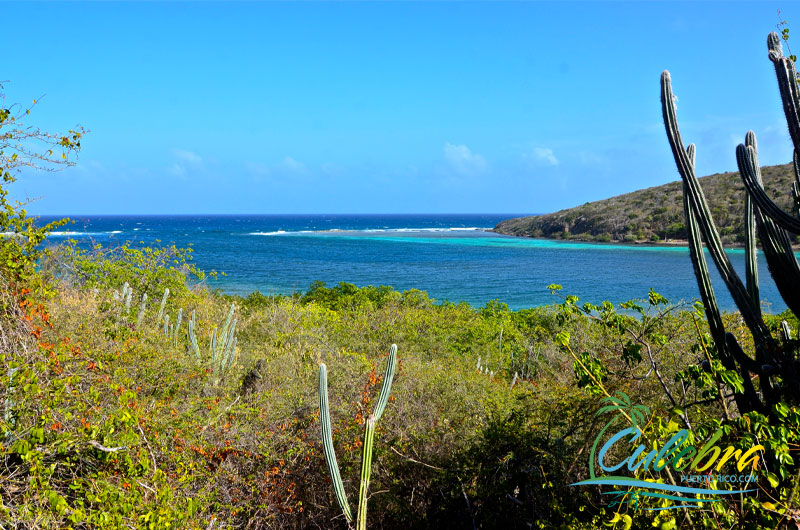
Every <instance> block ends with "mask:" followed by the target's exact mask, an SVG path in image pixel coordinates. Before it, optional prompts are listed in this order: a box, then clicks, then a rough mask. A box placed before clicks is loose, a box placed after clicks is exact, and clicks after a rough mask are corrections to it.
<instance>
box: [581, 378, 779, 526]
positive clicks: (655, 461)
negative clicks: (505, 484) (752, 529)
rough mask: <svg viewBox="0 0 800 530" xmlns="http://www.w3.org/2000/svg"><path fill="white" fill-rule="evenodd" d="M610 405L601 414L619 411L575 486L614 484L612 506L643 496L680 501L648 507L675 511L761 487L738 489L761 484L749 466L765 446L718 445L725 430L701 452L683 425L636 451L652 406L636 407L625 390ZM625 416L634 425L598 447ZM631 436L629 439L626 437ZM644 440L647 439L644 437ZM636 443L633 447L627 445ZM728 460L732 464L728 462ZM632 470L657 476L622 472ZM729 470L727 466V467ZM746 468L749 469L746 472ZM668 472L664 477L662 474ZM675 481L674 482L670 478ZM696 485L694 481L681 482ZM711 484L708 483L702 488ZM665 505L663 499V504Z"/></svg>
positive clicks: (610, 399)
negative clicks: (614, 456)
mask: <svg viewBox="0 0 800 530" xmlns="http://www.w3.org/2000/svg"><path fill="white" fill-rule="evenodd" d="M602 402H605V403H608V405H606V406H604V407H602V408H601V409H600V410H598V411H597V415H598V416H599V415H601V414H607V413H610V412H615V413H616V414H615V416H614V417H613V418H611V420H609V421H608V423H606V424H605V426H604V427H603V429H602V430H601V431H600V434H598V435H597V438H595V440H594V444H593V445H592V450H591V453H590V456H589V458H590V460H589V478H588V479H587V480H583V481H581V482H576V483H575V484H572V486H613V487H615V488H617V489H615V490H614V491H606V492H603V493H604V494H606V495H612V496H613V497H612V501H611V502H610V503H609V505H610V506H612V507H613V506H616V505H619V504H625V503H628V504H632V505H634V507H637V508H638V507H639V506H640V505H639V501H640V499H641V498H643V497H651V498H656V499H664V500H669V501H674V503H673V504H671V505H668V506H658V507H646V508H645V509H647V510H669V509H676V508H697V507H700V506H702V505H703V504H707V503H712V502H716V501H719V500H722V496H723V495H725V496H727V495H739V494H744V493H750V492H752V491H756V490H755V489H738V487H740V486H739V485H741V487H743V488H747V487H748V486H750V485H751V484H753V483H756V482H758V476H757V475H755V474H751V473H750V472H749V470H752V469H755V467H756V465H757V464H758V461H759V459H760V455H759V451H763V450H764V446H762V445H755V446H753V447H751V448H749V449H747V451H745V452H744V453H743V452H742V450H741V449H734V447H733V446H728V447H727V448H726V449H725V450H724V451H723V450H722V449H720V448H719V447H717V446H716V445H715V444H716V443H717V442H718V441H719V439H720V438H721V437H722V430H721V429H720V430H718V431H717V432H715V433H714V434H713V435H712V436H711V438H709V439H708V440H707V441H706V442H705V444H704V445H703V447H702V448H701V449H700V450H699V451H698V450H697V449H696V448H695V447H694V446H693V445H690V444H688V443H687V440H688V439H689V437H690V436H689V431H688V430H686V429H681V430H679V431H678V432H677V433H675V435H674V436H672V438H670V439H669V440H668V441H667V443H666V444H665V445H664V446H663V447H661V448H660V449H659V448H658V446H655V445H654V447H655V448H654V449H652V450H651V451H649V452H647V454H644V453H645V451H647V447H645V445H643V444H642V443H639V445H638V446H637V447H636V448H635V449H634V445H635V443H636V442H637V440H639V438H640V437H642V435H643V434H644V433H643V431H642V429H641V428H640V425H643V424H644V423H645V418H646V417H647V416H649V415H650V409H649V408H647V407H646V406H644V405H631V400H630V398H629V397H628V396H627V395H626V394H625V393H623V392H617V395H616V396H609V397H606V398H604V399H603V400H602ZM620 418H624V419H625V420H627V423H629V424H630V427H627V428H624V429H622V430H620V431H618V432H617V433H615V434H614V435H612V436H611V437H609V438H608V440H606V442H605V443H603V445H602V446H600V449H599V451H598V445H600V443H601V441H602V440H603V438H604V436H605V434H606V431H608V430H609V428H610V427H611V426H612V425H613V424H614V423H616V422H617V420H618V419H620ZM626 439H627V440H626ZM642 441H644V440H642ZM626 442H627V444H629V445H630V451H627V450H625V449H623V448H622V447H621V446H622V445H624V444H625V443H626ZM610 452H611V453H614V454H619V453H620V452H622V453H623V454H628V455H629V456H627V457H625V458H622V460H619V461H612V457H611V455H610V454H609V453H610ZM734 462H735V465H736V466H735V469H736V470H737V471H738V473H736V474H727V475H724V474H722V473H723V472H724V471H725V470H727V471H728V472H729V473H730V467H731V466H732V465H733V464H734ZM595 464H599V466H600V469H602V471H603V472H606V473H609V474H608V475H600V476H598V475H597V474H596V472H595ZM726 464H728V465H727V466H726ZM623 467H624V468H627V470H628V471H630V472H632V473H633V474H634V475H637V474H638V475H644V474H645V473H648V474H649V473H652V474H653V475H654V476H655V477H656V478H653V479H650V478H646V477H645V478H637V477H636V476H626V475H621V474H612V473H617V472H619V471H620V470H622V469H623ZM726 468H727V469H726ZM745 470H748V471H747V472H745ZM662 473H663V474H664V476H663V477H662V476H661V475H662ZM667 480H669V482H670V483H667V482H666V481H667ZM679 483H683V484H694V486H692V485H679ZM701 483H705V484H707V485H708V486H707V487H698V485H699V484H701ZM721 483H724V484H736V485H737V486H736V487H734V489H719V488H720V486H719V484H721ZM659 504H663V503H659Z"/></svg>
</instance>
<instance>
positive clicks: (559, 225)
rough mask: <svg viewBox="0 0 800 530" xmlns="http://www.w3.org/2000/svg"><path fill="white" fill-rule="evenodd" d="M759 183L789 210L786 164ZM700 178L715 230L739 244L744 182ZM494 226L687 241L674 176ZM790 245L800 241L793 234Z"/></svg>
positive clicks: (664, 242)
mask: <svg viewBox="0 0 800 530" xmlns="http://www.w3.org/2000/svg"><path fill="white" fill-rule="evenodd" d="M762 176H763V180H764V188H765V190H766V191H767V193H768V194H769V195H770V196H771V197H772V199H773V200H774V201H775V202H776V204H778V206H780V207H781V208H782V209H783V210H785V211H792V210H793V209H794V204H793V201H792V194H791V186H792V183H793V182H794V180H795V177H794V171H793V170H792V167H791V165H790V164H784V165H779V166H766V167H763V168H762ZM700 184H701V186H702V187H703V191H704V194H705V197H706V200H707V201H708V206H709V209H710V210H711V212H712V215H713V216H714V222H715V224H716V226H717V230H718V231H719V235H720V238H721V239H722V243H723V244H724V245H725V246H726V247H729V248H736V247H742V246H743V244H744V185H743V184H742V181H741V178H740V177H739V174H738V173H734V172H728V173H717V174H714V175H708V176H705V177H701V178H700ZM493 232H495V233H497V234H503V235H509V236H522V237H534V238H542V239H549V240H560V241H576V242H585V243H613V244H623V245H653V246H686V245H687V244H688V241H687V234H686V225H685V222H684V212H683V191H682V184H681V182H679V181H676V182H670V183H668V184H663V185H661V186H656V187H652V188H647V189H642V190H638V191H634V192H631V193H626V194H623V195H618V196H615V197H611V198H608V199H603V200H599V201H594V202H587V203H585V204H583V205H580V206H575V207H573V208H567V209H564V210H560V211H557V212H553V213H549V214H543V215H533V216H526V217H516V218H513V219H506V220H504V221H502V222H500V223H498V224H497V225H496V226H495V227H494V229H493ZM793 243H794V244H795V246H797V244H798V243H800V240H798V238H797V237H795V240H794V241H793Z"/></svg>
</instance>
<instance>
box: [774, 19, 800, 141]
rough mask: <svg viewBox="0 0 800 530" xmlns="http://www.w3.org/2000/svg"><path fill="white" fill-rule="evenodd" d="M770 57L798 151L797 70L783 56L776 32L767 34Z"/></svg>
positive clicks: (779, 39) (799, 121)
mask: <svg viewBox="0 0 800 530" xmlns="http://www.w3.org/2000/svg"><path fill="white" fill-rule="evenodd" d="M767 48H768V49H769V59H770V61H772V64H773V66H774V67H775V76H776V77H777V78H778V90H780V93H781V102H782V104H783V112H784V114H785V115H786V123H787V124H788V125H789V136H790V137H791V138H792V143H793V144H794V148H795V150H796V151H798V150H800V112H798V110H800V94H798V90H797V71H796V70H795V67H794V63H793V62H792V61H791V59H789V58H788V57H784V56H783V48H782V46H781V38H780V36H779V35H778V34H777V33H776V32H774V31H773V32H772V33H770V34H769V36H767Z"/></svg>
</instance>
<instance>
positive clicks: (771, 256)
mask: <svg viewBox="0 0 800 530" xmlns="http://www.w3.org/2000/svg"><path fill="white" fill-rule="evenodd" d="M747 144H748V145H743V144H739V146H737V148H736V161H737V163H738V165H739V173H740V174H741V175H742V178H747V179H750V180H752V181H753V182H756V183H757V184H759V186H760V185H761V169H760V168H759V166H758V151H757V150H756V143H755V134H754V133H753V131H750V132H748V133H747ZM748 198H749V194H748ZM755 217H756V218H757V220H758V228H759V236H760V238H761V245H762V247H763V249H764V255H765V257H766V258H767V265H768V266H769V270H770V273H771V275H772V278H773V279H774V280H775V285H776V286H777V287H778V292H780V294H781V297H782V298H783V300H784V301H785V302H786V305H787V306H789V309H791V310H792V311H793V312H795V314H799V313H798V311H800V266H798V264H797V259H796V258H795V256H794V251H793V250H792V244H791V241H790V240H789V236H788V235H787V234H786V232H785V231H784V230H783V229H781V228H780V227H779V226H777V225H776V224H775V223H774V222H773V220H772V219H770V218H769V217H767V216H765V215H764V214H763V212H762V211H761V209H760V208H758V207H757V206H756V207H755Z"/></svg>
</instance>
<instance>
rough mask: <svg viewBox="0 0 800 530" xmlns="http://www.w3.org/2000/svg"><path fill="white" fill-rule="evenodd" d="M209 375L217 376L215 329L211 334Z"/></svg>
mask: <svg viewBox="0 0 800 530" xmlns="http://www.w3.org/2000/svg"><path fill="white" fill-rule="evenodd" d="M211 373H212V374H213V375H214V376H216V374H217V328H214V331H212V332H211Z"/></svg>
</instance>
